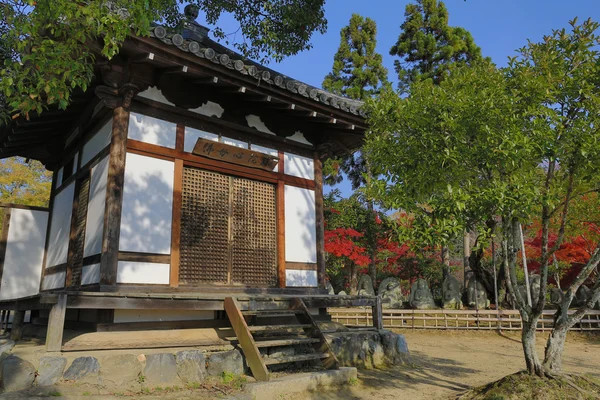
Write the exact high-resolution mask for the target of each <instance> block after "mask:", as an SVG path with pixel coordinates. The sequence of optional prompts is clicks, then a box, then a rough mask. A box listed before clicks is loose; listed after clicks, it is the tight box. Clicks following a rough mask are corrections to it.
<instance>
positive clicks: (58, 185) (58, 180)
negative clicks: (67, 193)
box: [54, 168, 63, 189]
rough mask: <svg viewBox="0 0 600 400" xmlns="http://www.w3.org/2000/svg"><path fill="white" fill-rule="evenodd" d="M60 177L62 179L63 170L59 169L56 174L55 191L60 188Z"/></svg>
mask: <svg viewBox="0 0 600 400" xmlns="http://www.w3.org/2000/svg"><path fill="white" fill-rule="evenodd" d="M62 177H63V169H62V168H61V169H59V170H58V171H57V172H56V185H54V188H55V189H57V188H59V187H60V185H61V184H62Z"/></svg>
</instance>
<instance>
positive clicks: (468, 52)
mask: <svg viewBox="0 0 600 400" xmlns="http://www.w3.org/2000/svg"><path fill="white" fill-rule="evenodd" d="M404 16H405V17H406V20H405V21H404V23H403V24H402V25H401V26H400V29H401V33H400V36H398V41H397V42H396V44H395V45H394V46H392V48H391V50H390V55H392V56H398V57H400V60H396V61H395V62H394V66H395V69H396V72H397V73H398V81H399V82H398V86H399V87H400V89H402V90H406V89H407V88H408V86H409V85H410V83H411V82H414V81H417V80H422V79H432V80H433V82H434V83H436V84H438V83H440V81H441V80H442V79H443V78H444V75H445V74H446V72H447V70H448V68H449V66H450V64H452V63H470V62H472V61H475V60H479V59H481V58H482V56H481V49H480V48H479V47H478V46H477V45H476V44H475V41H474V40H473V37H472V36H471V33H469V32H468V31H467V30H465V29H463V28H459V27H451V26H449V25H448V9H447V8H446V5H445V4H444V3H443V2H442V1H439V0H416V4H408V5H407V6H406V9H405V12H404Z"/></svg>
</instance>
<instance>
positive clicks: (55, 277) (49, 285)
mask: <svg viewBox="0 0 600 400" xmlns="http://www.w3.org/2000/svg"><path fill="white" fill-rule="evenodd" d="M65 277H66V272H65V271H62V272H58V273H56V274H52V275H46V276H44V283H43V284H42V289H43V290H50V289H59V288H63V287H65Z"/></svg>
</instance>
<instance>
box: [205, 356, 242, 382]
mask: <svg viewBox="0 0 600 400" xmlns="http://www.w3.org/2000/svg"><path fill="white" fill-rule="evenodd" d="M223 372H230V373H232V374H235V375H242V374H243V373H244V359H243V358H242V354H241V353H240V352H239V350H231V351H225V352H223V353H215V354H212V355H211V356H210V358H209V359H208V375H210V376H221V375H223Z"/></svg>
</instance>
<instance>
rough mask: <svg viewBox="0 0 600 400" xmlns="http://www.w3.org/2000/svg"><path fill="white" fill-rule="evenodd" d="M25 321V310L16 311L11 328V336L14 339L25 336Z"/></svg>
mask: <svg viewBox="0 0 600 400" xmlns="http://www.w3.org/2000/svg"><path fill="white" fill-rule="evenodd" d="M24 322H25V311H20V310H18V311H15V315H14V317H13V322H12V329H11V330H10V338H11V339H12V340H14V341H18V340H21V338H22V337H23V323H24Z"/></svg>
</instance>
